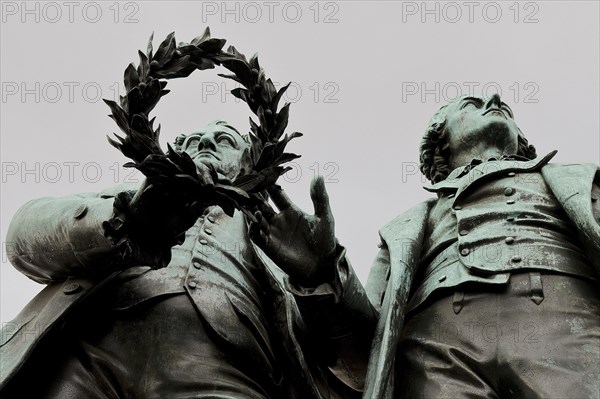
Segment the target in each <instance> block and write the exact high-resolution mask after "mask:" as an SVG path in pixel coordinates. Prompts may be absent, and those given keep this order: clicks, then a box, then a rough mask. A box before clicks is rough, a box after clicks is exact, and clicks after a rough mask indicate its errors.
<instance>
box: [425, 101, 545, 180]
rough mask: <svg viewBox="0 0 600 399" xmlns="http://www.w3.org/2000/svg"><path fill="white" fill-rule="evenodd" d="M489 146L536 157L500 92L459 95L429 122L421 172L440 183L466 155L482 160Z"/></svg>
mask: <svg viewBox="0 0 600 399" xmlns="http://www.w3.org/2000/svg"><path fill="white" fill-rule="evenodd" d="M486 148H494V149H497V150H498V152H499V153H501V154H502V155H515V154H516V155H519V156H522V157H525V158H527V159H533V158H535V157H536V156H537V155H536V151H535V147H534V146H532V145H530V144H529V143H528V142H527V139H526V138H525V136H524V135H523V133H522V132H521V130H520V129H519V127H518V126H517V124H516V123H515V121H514V119H513V113H512V110H511V109H510V107H508V105H506V104H505V103H503V102H502V101H501V100H500V96H499V95H498V94H494V95H492V96H491V97H482V96H461V97H457V98H456V99H454V100H452V101H450V102H449V103H448V104H446V105H444V106H442V107H441V108H440V109H439V110H438V111H437V112H436V113H435V114H434V115H433V117H432V118H431V120H430V121H429V125H428V126H427V130H426V131H425V135H424V136H423V139H422V140H421V145H420V157H419V158H420V168H421V172H422V173H423V174H424V175H425V177H427V178H428V179H429V180H430V181H431V182H432V183H437V182H440V181H442V180H444V179H445V178H446V177H447V176H448V174H450V172H451V171H452V170H453V169H454V168H456V167H459V166H462V164H461V161H464V160H465V159H466V158H465V157H464V155H465V154H468V156H471V155H473V158H477V155H478V153H481V154H482V155H481V157H480V158H479V159H482V157H483V152H484V151H483V150H484V149H486Z"/></svg>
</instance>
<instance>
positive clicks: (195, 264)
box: [192, 262, 202, 269]
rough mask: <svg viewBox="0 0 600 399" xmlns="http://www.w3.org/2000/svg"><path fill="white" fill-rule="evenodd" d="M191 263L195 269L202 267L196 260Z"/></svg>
mask: <svg viewBox="0 0 600 399" xmlns="http://www.w3.org/2000/svg"><path fill="white" fill-rule="evenodd" d="M192 265H193V266H194V267H195V268H196V269H200V268H201V267H202V265H201V264H200V263H198V262H194V263H192Z"/></svg>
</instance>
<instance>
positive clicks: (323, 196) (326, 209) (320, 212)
mask: <svg viewBox="0 0 600 399" xmlns="http://www.w3.org/2000/svg"><path fill="white" fill-rule="evenodd" d="M310 198H311V200H312V202H313V207H314V209H315V215H316V216H318V217H320V218H325V219H332V218H333V214H332V212H331V207H330V206H329V194H327V190H326V189H325V179H323V176H317V177H315V178H314V179H313V180H312V182H311V184H310Z"/></svg>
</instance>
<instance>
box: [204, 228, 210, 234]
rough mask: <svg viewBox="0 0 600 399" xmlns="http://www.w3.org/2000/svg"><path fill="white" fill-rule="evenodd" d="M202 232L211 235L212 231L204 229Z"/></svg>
mask: <svg viewBox="0 0 600 399" xmlns="http://www.w3.org/2000/svg"><path fill="white" fill-rule="evenodd" d="M204 232H205V233H206V234H208V235H211V234H212V230H211V229H204Z"/></svg>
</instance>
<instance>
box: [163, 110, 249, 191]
mask: <svg viewBox="0 0 600 399" xmlns="http://www.w3.org/2000/svg"><path fill="white" fill-rule="evenodd" d="M249 148H250V145H249V143H248V142H247V141H246V138H245V137H244V136H242V135H241V134H240V132H238V131H237V129H235V128H234V127H233V126H231V125H229V124H228V123H227V122H226V121H223V120H216V121H213V122H211V123H209V124H208V125H206V126H204V127H203V128H200V129H199V130H197V131H195V132H193V133H190V134H187V135H186V134H181V135H179V136H177V138H176V139H175V149H176V150H177V151H183V152H186V153H187V154H188V155H189V156H190V157H191V158H192V160H193V161H194V163H196V165H199V166H202V165H212V166H213V167H214V168H215V170H216V171H217V172H218V173H220V174H221V175H223V176H225V177H226V178H228V179H229V180H231V181H234V180H235V178H236V177H238V176H240V175H244V174H245V173H247V172H248V170H249V168H250V166H251V165H250V158H249V156H248V150H249Z"/></svg>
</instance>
